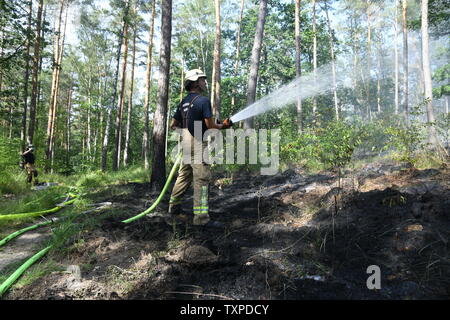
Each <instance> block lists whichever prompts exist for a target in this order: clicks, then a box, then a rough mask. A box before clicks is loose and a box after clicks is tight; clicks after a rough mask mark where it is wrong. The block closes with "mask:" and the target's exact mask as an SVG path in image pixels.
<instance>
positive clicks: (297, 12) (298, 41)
mask: <svg viewBox="0 0 450 320" xmlns="http://www.w3.org/2000/svg"><path fill="white" fill-rule="evenodd" d="M300 17H301V7H300V0H295V19H294V23H295V28H294V29H295V76H296V77H297V78H299V77H301V76H302V64H301V56H302V47H301V32H300ZM296 106H297V125H298V131H299V132H303V110H302V97H300V96H299V97H297V103H296Z"/></svg>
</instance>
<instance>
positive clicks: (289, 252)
mask: <svg viewBox="0 0 450 320" xmlns="http://www.w3.org/2000/svg"><path fill="white" fill-rule="evenodd" d="M215 181H216V183H215V184H214V185H212V186H211V190H210V208H212V212H211V217H212V219H215V220H217V221H220V222H222V223H223V224H224V226H225V227H224V228H222V229H212V228H203V227H197V226H193V225H192V224H191V221H185V222H183V221H182V220H181V219H172V220H170V219H167V216H166V215H165V214H164V212H165V211H166V210H167V204H161V205H160V207H159V208H158V209H157V211H156V212H155V214H152V215H149V216H146V217H144V218H142V219H139V220H137V221H135V222H132V223H129V224H124V223H122V222H121V221H122V220H123V219H125V218H128V217H131V216H133V215H135V214H137V213H139V212H141V211H143V210H145V209H146V208H147V207H148V206H149V205H150V204H151V202H152V199H156V197H157V194H155V193H151V192H150V191H149V190H150V189H149V185H148V184H141V183H128V184H125V185H121V186H118V187H116V188H119V189H121V190H123V191H124V192H123V193H120V194H116V195H111V194H108V192H103V193H100V194H92V195H90V197H92V199H95V201H97V202H99V201H110V202H112V209H109V210H113V211H114V213H113V214H110V215H108V217H107V218H105V219H104V220H102V223H101V225H100V227H99V228H97V229H95V230H94V231H93V232H86V233H85V234H82V235H78V236H77V237H76V239H75V238H74V239H71V241H69V243H68V244H67V250H66V251H65V254H53V255H52V256H51V259H53V260H55V261H56V262H57V264H59V265H60V266H61V267H62V269H64V270H65V271H54V272H51V273H48V274H46V275H44V276H43V277H40V278H39V279H37V280H36V281H34V282H33V283H31V284H29V285H26V286H23V287H21V288H13V289H12V290H10V291H9V293H7V294H5V296H4V297H3V298H4V299H431V298H434V299H448V297H449V294H450V292H449V288H450V268H449V267H450V265H449V254H448V240H449V238H450V237H449V236H450V210H449V207H450V189H449V181H450V174H449V170H448V169H439V170H438V169H429V170H414V169H411V168H406V167H402V166H396V165H394V164H389V165H386V164H381V163H372V164H370V165H368V166H366V167H364V168H363V169H360V170H358V171H357V172H355V173H352V174H348V175H347V177H344V178H343V179H342V180H341V181H340V183H339V182H338V178H337V175H336V174H334V173H331V172H325V173H321V174H316V175H308V174H306V173H304V172H302V171H300V170H288V171H286V172H284V173H280V174H278V175H276V176H270V177H267V176H254V175H251V174H249V173H243V174H239V175H236V177H233V178H230V179H219V177H217V179H216V180H215ZM185 200H186V201H185V202H184V203H183V210H184V211H185V212H186V213H187V216H188V218H189V219H190V220H192V217H190V215H189V213H190V210H189V208H190V206H191V201H192V198H191V197H190V196H189V195H188V197H187V198H186V199H185ZM163 202H164V203H167V201H163ZM98 214H102V213H98ZM103 214H104V213H103ZM11 245H12V246H14V243H13V242H12V243H11ZM371 265H376V266H379V268H380V270H381V289H378V290H369V289H368V288H367V284H366V282H367V279H368V277H369V276H370V274H368V273H367V268H368V267H369V266H371ZM74 270H75V271H74Z"/></svg>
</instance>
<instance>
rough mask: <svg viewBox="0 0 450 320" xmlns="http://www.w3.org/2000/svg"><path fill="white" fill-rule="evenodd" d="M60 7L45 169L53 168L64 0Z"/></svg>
mask: <svg viewBox="0 0 450 320" xmlns="http://www.w3.org/2000/svg"><path fill="white" fill-rule="evenodd" d="M60 4H61V8H60V11H59V18H58V27H57V32H56V36H55V39H54V48H53V50H54V52H53V75H52V88H51V95H50V105H49V107H48V119H47V150H46V152H45V154H46V160H47V161H46V171H48V170H53V166H52V164H53V155H54V144H55V127H56V109H57V103H58V89H59V74H60V71H61V62H62V55H63V50H64V48H63V47H64V37H65V29H66V25H67V11H66V20H65V25H64V32H63V33H62V34H61V23H62V14H63V11H64V5H65V3H64V0H61V2H60Z"/></svg>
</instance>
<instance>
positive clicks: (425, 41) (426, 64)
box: [421, 0, 439, 149]
mask: <svg viewBox="0 0 450 320" xmlns="http://www.w3.org/2000/svg"><path fill="white" fill-rule="evenodd" d="M421 29H422V56H423V59H422V63H423V75H424V80H425V81H424V82H425V99H427V103H426V106H427V120H428V122H429V123H432V124H433V125H430V126H428V140H429V142H430V143H431V145H432V146H433V147H434V148H435V149H439V141H438V138H437V135H436V128H435V127H434V121H435V118H434V111H433V85H432V82H431V68H430V53H429V35H428V0H422V28H421Z"/></svg>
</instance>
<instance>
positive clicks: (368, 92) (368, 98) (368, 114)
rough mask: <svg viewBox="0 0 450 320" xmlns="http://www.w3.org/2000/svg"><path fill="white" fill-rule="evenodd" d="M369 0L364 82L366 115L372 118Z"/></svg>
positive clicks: (368, 6) (368, 2)
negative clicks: (365, 76) (365, 79)
mask: <svg viewBox="0 0 450 320" xmlns="http://www.w3.org/2000/svg"><path fill="white" fill-rule="evenodd" d="M370 4H371V3H370V0H369V1H367V83H366V97H367V111H366V112H367V117H368V119H369V120H371V119H372V105H371V103H370V82H371V79H372V77H371V76H370V70H371V69H372V66H371V58H372V28H371V25H370V22H371V21H370V18H371V11H370V10H371V7H370Z"/></svg>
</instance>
